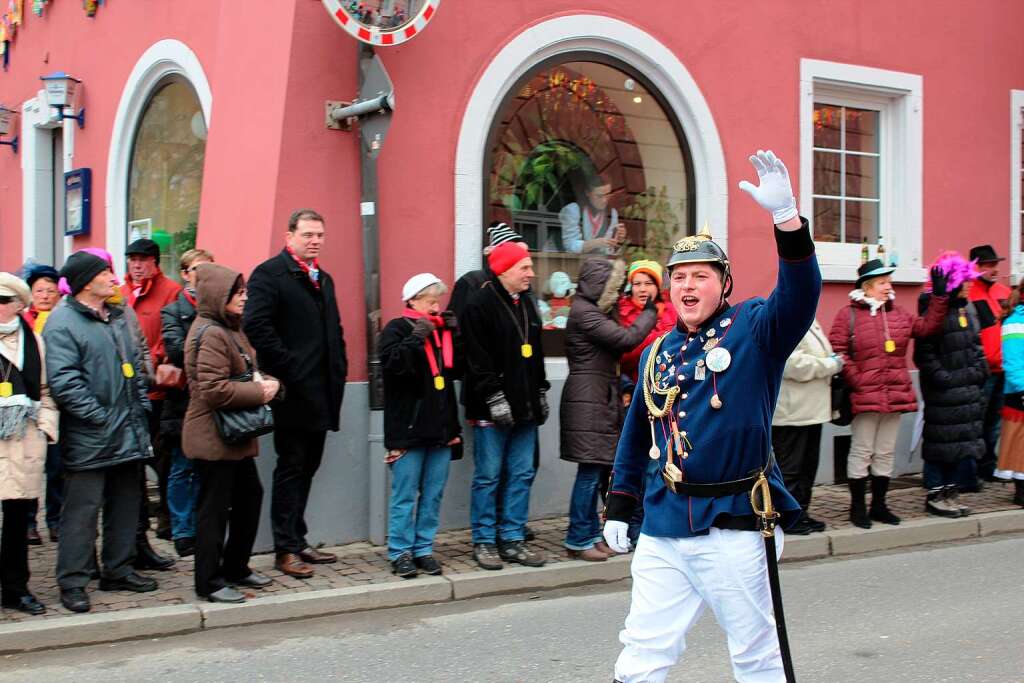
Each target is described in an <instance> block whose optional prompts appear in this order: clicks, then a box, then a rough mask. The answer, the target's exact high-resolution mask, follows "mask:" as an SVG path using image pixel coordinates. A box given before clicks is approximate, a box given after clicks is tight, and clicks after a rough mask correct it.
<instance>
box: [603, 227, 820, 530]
mask: <svg viewBox="0 0 1024 683" xmlns="http://www.w3.org/2000/svg"><path fill="white" fill-rule="evenodd" d="M803 222H804V227H803V228H801V229H800V230H798V231H795V232H789V233H785V232H782V231H779V230H776V241H777V243H778V248H779V256H780V259H779V274H778V280H777V282H776V286H775V291H774V292H772V294H771V295H770V296H769V297H768V298H767V299H763V298H760V297H757V298H753V299H748V300H746V301H744V302H742V303H740V304H736V305H734V306H729V307H728V308H725V309H722V310H719V312H718V313H716V314H715V315H714V316H712V317H711V318H710V319H709V320H707V321H706V322H705V324H704V326H703V327H702V328H701V330H700V332H699V333H698V334H696V335H689V337H690V338H689V341H687V338H688V335H687V333H686V331H685V330H684V329H681V327H680V326H681V325H682V323H681V322H680V323H679V324H677V326H676V327H675V328H673V330H672V331H671V332H669V333H668V334H667V335H665V337H663V339H662V343H661V347H660V349H659V357H658V358H657V359H656V361H657V362H656V368H657V369H658V371H659V373H660V375H661V385H662V386H663V387H667V386H671V384H669V382H671V383H672V384H676V383H678V385H679V387H680V394H679V395H678V396H677V398H676V402H675V406H674V410H673V412H675V413H676V417H677V419H678V423H679V430H680V431H681V432H685V435H686V437H687V438H688V439H689V441H690V443H691V447H689V448H688V457H687V458H686V459H685V460H683V461H682V470H683V475H684V480H685V481H688V482H692V483H715V482H722V481H730V480H734V479H742V478H744V477H748V476H750V475H751V474H752V473H754V472H756V471H757V470H759V469H761V468H762V467H763V466H764V464H765V463H766V462H767V461H768V458H769V454H770V451H771V424H772V413H773V412H774V411H775V402H776V400H777V399H778V395H779V387H780V386H781V384H782V371H783V368H784V367H785V364H786V359H787V358H788V357H789V355H790V354H791V353H792V352H793V349H795V348H796V346H797V344H798V343H799V342H800V340H801V339H802V338H803V336H804V334H805V333H806V332H807V330H808V329H809V328H810V326H811V323H812V322H813V321H814V314H815V311H816V309H817V306H818V295H819V294H820V293H821V272H820V271H819V270H818V261H817V259H816V258H815V256H814V243H813V241H812V240H811V237H810V233H809V231H808V228H807V222H806V220H804V221H803ZM712 330H713V331H712ZM709 339H718V340H719V342H718V346H719V347H720V348H724V349H727V350H728V351H729V353H730V355H731V358H732V360H731V363H730V365H729V367H728V368H727V369H726V370H724V371H722V372H718V373H712V372H710V371H708V370H706V369H705V379H704V380H703V381H698V380H697V379H695V375H697V374H699V373H698V371H697V368H698V366H699V363H700V362H701V361H704V359H705V358H706V356H707V351H705V350H704V347H705V345H706V344H707V342H708V340H709ZM684 346H685V347H686V348H685V349H684V348H683V347H684ZM651 348H653V347H649V348H648V349H647V350H645V351H644V354H643V356H642V357H641V361H640V370H641V380H642V379H643V376H644V375H643V370H644V368H645V366H646V362H647V358H648V356H649V354H650V352H651ZM666 352H667V353H668V354H669V357H668V358H666V357H665V355H664V354H665V353H666ZM716 375H717V376H716ZM680 378H681V379H680ZM716 384H717V392H718V396H719V398H720V399H721V401H722V407H721V408H720V409H718V410H716V409H714V408H712V406H711V397H712V395H713V394H714V393H715V391H716ZM655 403H656V405H657V406H658V407H661V406H663V405H664V397H661V396H655ZM668 420H669V418H668V417H665V418H664V420H662V421H659V420H655V422H654V427H655V438H656V441H657V445H658V448H659V449H660V451H661V460H660V463H659V467H658V468H657V469H655V468H650V467H648V464H649V463H650V457H649V455H648V451H649V450H650V447H651V427H650V421H649V419H648V410H647V406H646V404H645V402H644V395H643V383H642V382H638V383H637V388H636V391H635V393H634V396H633V401H632V403H631V404H630V408H629V412H628V414H627V415H626V421H625V424H624V426H623V430H622V435H621V437H620V439H619V445H618V450H617V452H616V456H615V466H614V473H613V481H612V487H611V491H610V493H609V500H608V509H607V515H608V518H609V519H615V520H619V521H628V520H629V517H630V516H631V514H632V511H633V508H634V507H635V505H636V504H637V503H638V502H639V496H640V491H641V490H642V486H641V482H642V479H643V477H645V476H646V477H647V486H646V495H645V497H644V501H643V505H644V523H643V528H642V531H643V533H645V534H647V535H649V536H666V537H673V538H679V537H688V536H696V535H701V534H706V533H707V530H708V529H709V528H710V527H712V526H716V523H715V522H716V518H719V516H720V515H725V516H727V517H731V518H737V517H743V516H747V517H748V518H749V516H750V515H752V514H753V510H752V508H751V505H750V496H749V495H748V494H746V493H744V494H739V495H730V496H724V497H718V498H702V497H691V496H687V495H680V494H675V493H672V492H671V491H669V490H668V489H667V488H666V486H665V483H664V481H663V480H662V478H661V470H662V469H663V468H664V467H665V464H666V447H665V441H666V436H668V438H671V432H670V431H669V422H668ZM663 426H664V429H663ZM674 462H675V464H676V465H677V466H678V465H679V464H680V459H679V457H678V455H677V456H675V459H674ZM768 479H769V482H770V485H771V489H772V501H773V503H774V505H775V508H776V509H777V510H778V511H779V512H781V513H783V520H782V523H783V525H784V526H788V525H789V524H791V523H792V522H793V521H795V519H796V517H797V514H796V513H798V512H799V510H800V506H799V504H798V503H797V502H796V500H795V499H794V498H793V497H792V496H791V495H790V494H789V493H788V492H787V491H786V487H785V485H784V484H783V481H782V474H781V472H780V471H779V468H778V466H777V465H775V466H773V467H772V468H771V471H770V472H769V476H768ZM727 517H723V518H722V520H720V523H721V522H722V521H723V520H725V519H727Z"/></svg>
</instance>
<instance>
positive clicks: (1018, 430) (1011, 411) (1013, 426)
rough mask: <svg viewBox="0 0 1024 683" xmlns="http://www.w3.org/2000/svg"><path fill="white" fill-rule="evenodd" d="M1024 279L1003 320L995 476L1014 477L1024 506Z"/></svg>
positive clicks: (1017, 496) (1017, 498)
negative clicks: (1002, 377)
mask: <svg viewBox="0 0 1024 683" xmlns="http://www.w3.org/2000/svg"><path fill="white" fill-rule="evenodd" d="M1022 290H1024V279H1022V280H1021V282H1020V284H1019V285H1018V286H1017V290H1016V291H1015V292H1014V293H1013V297H1012V299H1011V300H1010V301H1011V304H1012V306H1013V308H1012V309H1011V312H1010V316H1009V317H1008V318H1006V320H1004V321H1003V330H1002V342H1003V344H1002V346H1003V372H1004V373H1006V374H1005V383H1004V384H1003V397H1004V399H1005V400H1004V402H1003V412H1002V417H1003V429H1002V434H1001V436H1000V442H999V464H998V465H997V468H996V472H995V476H996V477H997V478H998V479H1002V480H1010V479H1012V480H1013V485H1014V487H1016V491H1015V494H1014V496H1013V502H1014V503H1015V504H1016V505H1021V506H1024V301H1022V298H1024V297H1022V294H1021V292H1022Z"/></svg>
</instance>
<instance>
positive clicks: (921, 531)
mask: <svg viewBox="0 0 1024 683" xmlns="http://www.w3.org/2000/svg"><path fill="white" fill-rule="evenodd" d="M977 535H978V518H977V517H962V518H960V519H919V520H911V521H909V522H904V523H903V524H899V525H895V526H889V525H881V524H876V525H874V526H873V527H872V528H870V529H841V530H839V531H833V532H831V533H830V534H829V535H828V536H829V540H830V541H831V542H832V555H834V556H836V557H839V556H842V555H855V554H860V553H868V552H872V551H875V550H889V549H891V548H902V547H905V546H911V545H923V544H925V543H937V542H941V541H957V540H962V539H965V538H971V537H972V536H977Z"/></svg>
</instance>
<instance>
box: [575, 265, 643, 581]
mask: <svg viewBox="0 0 1024 683" xmlns="http://www.w3.org/2000/svg"><path fill="white" fill-rule="evenodd" d="M625 279H626V264H625V263H624V262H623V261H615V262H614V263H613V262H611V261H609V260H608V259H605V258H592V259H588V260H587V261H585V262H584V263H583V265H582V266H581V267H580V274H579V279H578V289H577V290H576V296H574V297H573V300H572V308H571V310H570V312H569V322H568V324H567V325H566V327H565V355H566V358H567V359H568V361H569V377H568V378H567V379H566V380H565V387H564V388H563V389H562V403H561V408H560V409H559V411H558V416H559V419H560V421H561V422H560V426H561V429H560V430H559V436H560V438H561V458H562V460H568V461H569V462H575V463H578V465H579V467H578V469H577V471H576V481H575V483H574V484H573V487H572V498H571V499H570V503H569V528H568V531H567V532H566V535H565V547H566V549H567V550H568V554H569V557H572V558H577V559H581V560H586V561H588V562H603V561H604V560H606V559H608V557H609V556H611V555H614V554H615V553H614V551H612V550H611V549H610V548H608V546H607V545H606V544H605V542H604V541H603V540H602V538H601V518H600V516H599V515H598V513H597V501H598V494H599V491H600V488H601V483H602V480H604V479H607V477H608V473H609V472H610V471H611V467H612V463H613V462H615V444H616V443H618V440H619V430H620V429H621V427H622V418H623V417H624V416H625V409H624V408H623V405H622V399H621V397H620V384H619V382H620V380H619V357H620V356H621V355H622V354H623V353H624V352H626V351H629V350H631V349H633V348H635V347H636V345H637V344H639V343H640V342H642V341H643V340H644V338H645V337H646V336H647V334H648V333H649V332H650V331H651V330H652V329H654V324H655V323H656V322H657V320H658V309H657V302H656V301H655V300H654V297H651V298H650V299H648V300H647V304H646V305H645V306H644V309H643V310H642V311H640V314H639V315H637V316H636V318H635V319H634V320H633V323H632V325H630V326H628V327H623V326H622V325H621V324H620V321H618V320H616V315H615V308H616V304H617V303H618V300H619V291H620V290H621V289H622V283H623V282H624V281H625Z"/></svg>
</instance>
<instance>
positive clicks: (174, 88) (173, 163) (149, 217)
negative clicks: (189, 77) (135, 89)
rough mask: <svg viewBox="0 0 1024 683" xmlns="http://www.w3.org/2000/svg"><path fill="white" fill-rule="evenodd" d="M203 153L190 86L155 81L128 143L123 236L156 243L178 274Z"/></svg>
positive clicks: (202, 129) (191, 227) (192, 236)
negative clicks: (130, 151)
mask: <svg viewBox="0 0 1024 683" xmlns="http://www.w3.org/2000/svg"><path fill="white" fill-rule="evenodd" d="M205 156H206V119H205V118H204V117H203V110H202V107H201V106H200V103H199V98H198V97H197V96H196V92H195V90H194V89H193V88H192V86H191V85H190V84H189V83H188V82H187V81H186V80H185V79H183V78H181V77H180V76H172V77H169V78H167V79H165V80H163V81H161V82H160V83H159V84H157V87H156V88H154V89H153V92H152V94H151V95H150V97H149V101H148V102H147V103H146V106H145V108H144V109H143V113H142V116H141V117H140V119H139V122H138V125H137V127H136V129H135V137H134V141H133V143H132V153H131V166H130V171H129V175H128V177H129V180H128V232H129V234H128V241H129V242H130V241H132V240H135V239H138V238H139V237H149V238H151V239H152V240H154V241H155V242H157V243H158V244H159V245H160V253H161V258H160V267H161V268H162V269H163V271H164V273H165V274H166V275H168V276H170V277H174V278H176V279H177V278H179V277H180V274H179V272H178V258H179V257H180V256H181V254H183V253H184V252H186V251H188V250H189V249H192V248H193V247H194V246H195V243H196V228H197V225H198V222H199V198H200V194H201V192H202V187H203V160H204V158H205Z"/></svg>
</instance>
